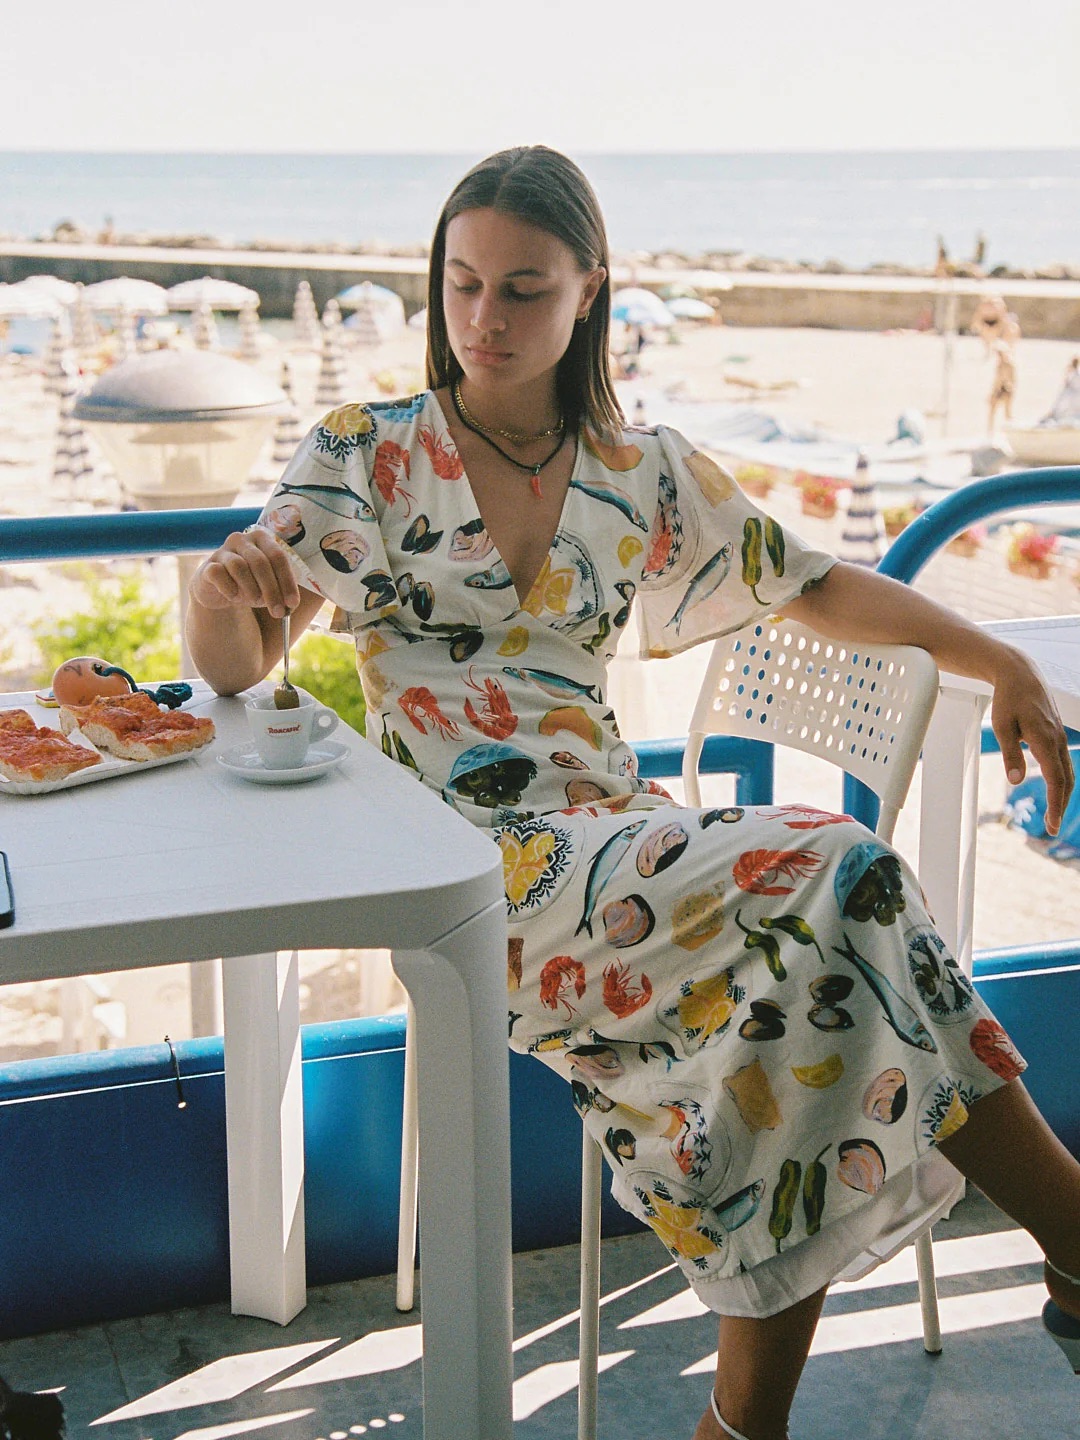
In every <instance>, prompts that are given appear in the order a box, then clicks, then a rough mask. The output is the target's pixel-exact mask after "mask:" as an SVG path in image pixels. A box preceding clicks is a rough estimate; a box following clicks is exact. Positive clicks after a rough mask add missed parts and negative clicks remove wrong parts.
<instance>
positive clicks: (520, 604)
mask: <svg viewBox="0 0 1080 1440" xmlns="http://www.w3.org/2000/svg"><path fill="white" fill-rule="evenodd" d="M428 398H429V399H430V401H431V403H432V405H433V406H434V407H435V410H436V412H437V414H438V417H439V422H440V424H441V425H442V429H443V433H444V435H445V437H446V440H447V442H448V444H450V445H451V446H452V447H453V451H454V454H455V455H456V456H457V457H458V459H459V460H461V478H462V480H464V482H465V484H466V486H467V487H468V491H469V499H470V500H471V501H472V508H473V511H474V513H475V515H476V518H477V519H478V520H479V521H480V523H481V525H483V527H484V534H485V535H486V536H487V537H488V539H489V540H491V551H492V555H493V556H494V559H495V560H497V561H498V563H499V564H500V565H502V567H503V568H504V569H505V571H506V573H507V574H508V575H510V586H511V588H512V590H513V592H514V598H515V600H516V601H517V605H516V607H515V610H514V614H515V615H519V614H520V613H521V612H522V611H523V610H524V609H525V608H526V606H527V605H528V603H529V600H530V599H531V597H532V594H533V591H534V590H535V589H536V587H537V584H538V583H539V581H540V579H541V577H542V576H543V573H544V567H545V564H546V562H547V561H549V560H550V559H551V557H552V555H553V554H554V551H555V542H556V541H557V540H558V538H559V535H560V533H561V532H562V529H563V525H564V524H565V521H566V515H567V511H568V509H569V506H570V492H571V491H572V490H573V489H574V483H575V481H576V480H577V478H578V473H579V471H580V470H581V465H582V461H583V460H584V457H585V447H584V445H583V444H582V442H581V431H580V430H579V431H578V433H577V436H576V437H575V440H574V463H573V465H572V466H571V468H570V479H569V480H568V481H567V485H566V494H565V495H564V496H563V501H562V506H561V508H560V510H559V518H558V520H557V521H556V522H555V529H554V531H553V532H552V536H551V540H550V542H549V544H548V546H547V549H546V550H545V551H544V559H543V560H542V561H541V562H540V569H539V570H538V571H537V572H536V574H535V576H534V577H533V581H532V584H531V585H530V586H529V588H528V590H527V591H526V593H525V594H524V595H522V594H521V592H520V590H518V588H517V582H516V581H515V580H514V577H513V575H511V574H510V567H509V565H507V563H506V561H505V560H504V559H503V556H502V552H501V551H500V550H499V547H498V546H497V545H496V544H495V541H494V539H492V535H491V531H490V530H489V529H488V526H487V521H486V520H485V519H484V517H483V515H482V514H481V511H480V502H479V501H478V500H477V498H476V491H475V490H474V489H473V486H472V481H471V480H470V479H469V472H468V471H467V470H466V469H465V461H464V460H462V459H461V451H460V450H459V449H458V447H457V445H456V443H455V441H454V437H453V435H452V434H451V433H450V422H449V420H448V419H447V418H446V412H445V411H444V410H443V408H442V405H441V404H440V403H439V398H438V396H437V395H436V394H435V391H434V390H429V391H428Z"/></svg>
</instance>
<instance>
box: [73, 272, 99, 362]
mask: <svg viewBox="0 0 1080 1440" xmlns="http://www.w3.org/2000/svg"><path fill="white" fill-rule="evenodd" d="M75 288H76V292H77V293H76V295H75V299H74V300H73V301H72V305H71V338H72V344H73V345H74V346H75V349H76V350H96V349H97V346H98V328H97V321H96V320H95V319H94V313H93V311H92V310H91V309H90V302H89V301H88V300H87V298H86V287H85V286H84V285H82V284H78V285H76V287H75Z"/></svg>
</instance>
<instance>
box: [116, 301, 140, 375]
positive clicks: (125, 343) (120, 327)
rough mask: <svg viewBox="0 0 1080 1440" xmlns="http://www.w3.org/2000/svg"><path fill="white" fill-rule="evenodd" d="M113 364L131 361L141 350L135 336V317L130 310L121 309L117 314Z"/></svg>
mask: <svg viewBox="0 0 1080 1440" xmlns="http://www.w3.org/2000/svg"><path fill="white" fill-rule="evenodd" d="M113 339H114V342H115V343H114V349H113V363H114V364H116V365H122V364H123V363H124V361H125V360H130V358H131V357H132V355H134V354H135V353H136V352H137V351H138V348H139V345H138V341H137V339H136V335H135V316H134V315H133V314H132V313H131V311H130V310H128V309H125V308H124V307H123V306H121V307H120V309H119V310H117V312H116V321H115V324H114V326H113Z"/></svg>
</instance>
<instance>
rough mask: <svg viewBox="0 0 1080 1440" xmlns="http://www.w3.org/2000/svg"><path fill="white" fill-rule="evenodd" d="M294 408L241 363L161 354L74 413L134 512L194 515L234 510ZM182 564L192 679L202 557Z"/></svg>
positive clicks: (184, 668) (120, 375)
mask: <svg viewBox="0 0 1080 1440" xmlns="http://www.w3.org/2000/svg"><path fill="white" fill-rule="evenodd" d="M286 403H287V401H286V395H285V392H284V391H283V390H282V389H280V387H279V386H277V385H275V384H274V383H273V381H271V380H268V379H267V378H266V377H265V376H264V375H261V374H260V373H259V371H257V370H255V369H254V368H253V367H252V366H250V365H245V364H243V363H242V362H241V361H239V360H232V359H230V358H229V357H228V356H225V355H216V354H209V353H207V352H205V351H202V350H194V351H175V350H157V351H151V352H150V353H149V354H146V355H135V356H132V358H131V359H129V360H125V361H124V362H123V363H122V364H120V365H116V366H114V367H113V368H112V369H111V370H107V371H106V372H105V374H103V375H102V376H100V378H99V379H97V380H96V381H95V382H94V384H93V385H91V386H90V388H89V389H88V390H87V391H86V392H85V393H84V394H83V395H82V396H80V397H79V399H78V400H77V401H76V404H75V412H74V413H75V417H76V418H77V419H78V420H80V421H82V422H83V423H84V424H85V426H86V428H87V430H89V431H90V433H91V434H92V435H93V436H94V438H95V439H96V440H97V442H98V444H99V445H100V446H101V448H102V450H103V451H104V453H105V455H106V456H107V457H108V459H109V461H110V463H111V464H112V467H113V469H114V470H115V471H116V477H117V480H118V481H119V483H120V487H121V489H122V491H123V492H124V494H125V495H126V496H127V498H128V499H129V500H130V501H131V503H132V504H133V505H135V506H136V507H137V508H138V509H140V510H190V509H202V508H208V507H212V506H218V505H221V506H225V505H231V504H232V502H233V501H234V500H235V499H236V496H237V495H238V494H239V492H240V488H241V486H242V485H243V483H244V481H245V480H246V479H247V476H248V474H249V473H250V471H251V468H252V466H253V465H254V463H255V460H256V459H257V457H258V454H259V451H260V450H261V449H262V446H263V444H264V442H265V441H266V440H267V439H268V438H269V437H270V434H271V432H272V431H273V428H274V424H275V422H276V420H277V417H278V416H279V415H280V414H281V412H282V411H283V410H284V409H285V406H286ZM177 558H178V569H179V584H180V673H181V676H187V675H189V674H190V673H191V670H192V666H191V657H190V655H189V654H188V650H187V644H186V641H185V638H184V621H185V617H186V613H187V587H188V581H189V579H190V578H191V575H192V573H193V572H194V569H195V567H196V566H197V564H198V556H194V555H180V556H178V557H177Z"/></svg>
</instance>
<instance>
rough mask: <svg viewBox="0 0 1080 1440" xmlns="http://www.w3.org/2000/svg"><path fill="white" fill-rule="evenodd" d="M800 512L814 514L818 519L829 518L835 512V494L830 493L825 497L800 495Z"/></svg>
mask: <svg viewBox="0 0 1080 1440" xmlns="http://www.w3.org/2000/svg"><path fill="white" fill-rule="evenodd" d="M802 513H803V514H804V515H814V516H816V517H817V518H818V519H819V520H831V519H832V518H833V516H834V515H835V514H836V496H835V495H830V496H829V497H828V498H827V499H826V498H825V497H824V496H817V495H804V496H803V497H802Z"/></svg>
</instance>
